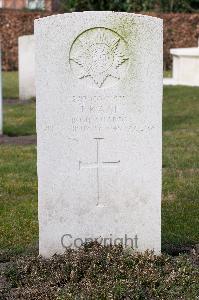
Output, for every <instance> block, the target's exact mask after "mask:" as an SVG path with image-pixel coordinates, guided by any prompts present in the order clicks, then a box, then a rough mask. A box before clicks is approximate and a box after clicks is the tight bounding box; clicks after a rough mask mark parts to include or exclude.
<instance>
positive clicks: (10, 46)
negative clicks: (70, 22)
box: [0, 10, 199, 70]
mask: <svg viewBox="0 0 199 300" xmlns="http://www.w3.org/2000/svg"><path fill="white" fill-rule="evenodd" d="M49 14H50V12H23V11H11V10H7V11H6V10H0V34H1V36H0V37H1V44H2V58H3V69H4V70H16V69H17V68H18V37H19V36H21V35H26V34H32V33H33V21H34V19H36V18H40V17H42V16H47V15H49ZM150 15H153V16H157V17H160V18H163V19H164V68H165V69H168V68H171V56H170V54H169V49H170V48H178V47H196V46H197V44H198V41H197V38H198V36H199V14H150Z"/></svg>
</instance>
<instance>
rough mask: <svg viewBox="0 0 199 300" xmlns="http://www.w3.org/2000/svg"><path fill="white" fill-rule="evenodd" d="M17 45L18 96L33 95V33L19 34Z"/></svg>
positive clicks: (24, 97) (26, 98)
mask: <svg viewBox="0 0 199 300" xmlns="http://www.w3.org/2000/svg"><path fill="white" fill-rule="evenodd" d="M18 43H19V47H18V51H19V98H20V100H28V99H30V98H32V97H35V93H36V92H35V45H34V35H24V36H20V37H19V39H18Z"/></svg>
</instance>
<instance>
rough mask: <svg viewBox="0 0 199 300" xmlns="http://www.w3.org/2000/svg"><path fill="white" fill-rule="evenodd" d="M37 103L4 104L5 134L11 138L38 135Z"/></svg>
mask: <svg viewBox="0 0 199 300" xmlns="http://www.w3.org/2000/svg"><path fill="white" fill-rule="evenodd" d="M35 117H36V116H35V101H33V100H32V101H28V103H21V102H20V103H15V102H14V103H12V104H11V103H9V104H8V103H4V116H3V120H4V124H3V126H4V129H3V131H4V134H6V135H9V136H21V135H33V134H36V125H35Z"/></svg>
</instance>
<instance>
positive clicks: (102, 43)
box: [70, 28, 129, 88]
mask: <svg viewBox="0 0 199 300" xmlns="http://www.w3.org/2000/svg"><path fill="white" fill-rule="evenodd" d="M128 60H129V57H128V51H127V43H126V42H125V40H124V39H123V38H122V37H121V36H120V35H118V34H117V33H116V32H114V31H113V30H110V29H107V28H91V29H89V30H86V31H85V32H83V33H82V34H80V35H79V36H78V37H77V38H76V39H75V41H74V43H73V45H72V47H71V50H70V65H71V68H72V70H73V72H74V73H75V75H76V76H77V77H78V78H79V79H81V80H84V81H85V82H88V83H89V84H91V85H92V86H93V87H98V88H101V87H106V86H110V85H112V84H114V83H116V82H118V81H119V80H120V79H121V78H122V77H123V76H124V74H125V70H126V68H127V65H128Z"/></svg>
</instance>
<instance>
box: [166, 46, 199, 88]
mask: <svg viewBox="0 0 199 300" xmlns="http://www.w3.org/2000/svg"><path fill="white" fill-rule="evenodd" d="M170 53H171V54H172V57H173V82H174V83H175V84H180V85H188V86H199V46H198V47H193V48H175V49H171V50H170Z"/></svg>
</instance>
